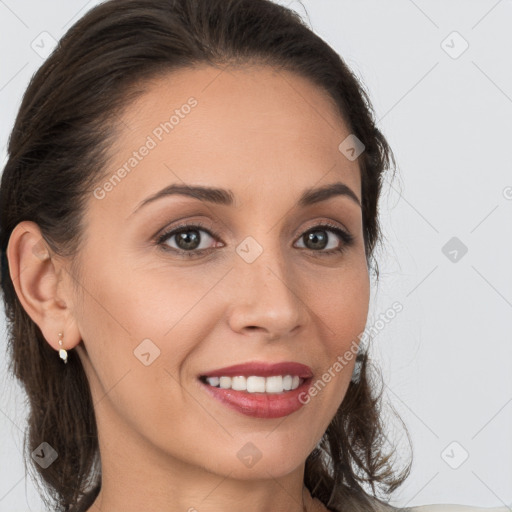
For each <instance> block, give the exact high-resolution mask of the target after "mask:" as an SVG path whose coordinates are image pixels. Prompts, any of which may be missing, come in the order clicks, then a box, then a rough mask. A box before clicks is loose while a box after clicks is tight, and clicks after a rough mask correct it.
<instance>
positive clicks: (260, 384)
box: [242, 375, 265, 393]
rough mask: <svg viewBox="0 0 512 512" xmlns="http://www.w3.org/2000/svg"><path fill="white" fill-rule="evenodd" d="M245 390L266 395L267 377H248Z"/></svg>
mask: <svg viewBox="0 0 512 512" xmlns="http://www.w3.org/2000/svg"><path fill="white" fill-rule="evenodd" d="M245 389H246V391H247V392H248V393H265V377H255V376H253V375H251V377H247V386H246V388H245ZM242 391H243V390H242Z"/></svg>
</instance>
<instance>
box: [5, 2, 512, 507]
mask: <svg viewBox="0 0 512 512" xmlns="http://www.w3.org/2000/svg"><path fill="white" fill-rule="evenodd" d="M96 3H97V2H95V1H91V2H85V1H83V0H60V1H57V0H53V1H35V0H32V1H19V0H0V58H1V63H0V108H1V115H0V162H1V167H2V168H3V164H4V162H5V155H6V149H5V146H6V143H7V138H8V134H9V131H10V129H11V127H12V122H13V120H14V116H15V113H16V111H17V108H18V106H19V103H20V100H21V96H22V94H23V91H24V89H25V88H26V86H27V84H28V81H29V79H30V77H31V75H32V74H33V73H34V71H35V70H36V69H37V68H38V67H39V66H40V65H41V63H42V61H43V58H44V57H45V51H46V50H48V49H49V48H51V47H52V44H53V42H52V41H53V39H58V38H60V37H61V36H62V35H63V34H64V32H65V31H66V30H67V29H68V28H69V27H70V25H71V24H72V23H73V22H74V21H76V20H77V19H78V18H79V17H80V16H81V15H82V14H83V13H85V12H86V11H87V10H88V9H89V8H91V7H92V6H93V5H95V4H96ZM279 3H282V4H284V5H289V6H291V7H293V8H294V9H296V10H297V11H298V12H300V13H301V14H303V15H304V16H305V18H306V20H307V21H308V23H309V24H310V25H311V26H312V28H313V29H314V30H315V31H316V32H317V33H318V34H319V35H320V36H321V37H323V38H324V39H325V40H326V41H327V42H328V43H330V44H331V45H332V46H333V47H334V48H335V49H336V50H337V51H338V52H339V53H340V54H341V55H342V57H343V58H344V59H345V61H346V62H347V64H348V65H349V66H350V67H351V68H352V69H353V70H354V71H355V72H356V74H357V75H358V76H359V77H361V78H362V80H363V81H364V83H365V85H366V87H367V88H368V90H369V92H370V97H371V100H372V102H373V105H374V107H375V112H376V118H377V119H378V126H379V128H380V129H381V130H382V131H383V132H384V135H385V136H386V137H387V139H388V141H389V142H390V144H391V146H392V148H393V151H394V153H395V156H396V157H397V160H398V166H399V177H398V179H396V180H395V181H393V182H391V183H390V182H388V183H387V184H386V186H385V189H384V194H383V200H382V203H381V215H382V221H383V228H384V232H385V235H386V246H385V250H384V251H381V253H380V261H381V263H380V269H381V279H380V284H379V288H378V290H377V289H375V293H374V297H372V309H371V315H370V318H369V322H368V323H369V325H370V324H372V323H373V322H374V321H375V320H376V319H377V318H378V317H379V315H380V314H381V313H383V312H384V311H386V310H387V309H389V308H390V306H391V304H392V303H393V302H395V301H399V302H400V303H401V304H402V305H403V311H402V312H400V313H399V314H398V315H396V317H395V318H394V319H393V320H392V321H390V322H388V323H387V324H386V325H385V327H384V328H382V329H381V330H380V331H379V334H378V336H377V337H376V338H375V341H374V342H373V351H374V355H375V357H376V361H377V363H378V364H379V365H380V367H381V368H382V372H383V374H384V378H385V382H386V386H385V397H386V399H387V401H388V402H389V403H390V404H392V406H393V407H394V408H395V409H396V410H397V412H398V413H399V414H400V416H401V417H402V419H403V420H404V422H405V424H406V425H407V428H408V430H409V433H410V435H411V438H412V442H413V450H414V465H413V469H412V473H411V476H410V478H409V479H408V480H407V481H406V483H405V484H404V485H403V486H402V487H401V488H400V490H399V491H398V492H397V493H396V495H395V500H394V501H393V503H394V504H396V505H399V506H405V505H408V506H414V505H422V504H427V503H463V504H468V505H478V506H486V507H490V506H503V505H505V504H508V505H509V506H510V505H511V504H512V372H511V371H510V365H511V360H512V343H511V339H510V337H511V336H510V333H511V332H512V236H511V235H512V229H511V228H512V172H511V171H512V165H511V160H512V159H511V156H510V147H511V143H510V137H511V135H512V66H511V62H512V61H511V49H512V31H511V30H510V25H511V21H512V2H511V1H510V0H508V1H507V0H500V1H496V0H489V1H487V0H485V1H484V0H480V1H476V0H472V1H468V0H458V1H453V0H452V1H446V0H445V1H441V0H438V1H427V0H415V1H413V0H390V1H386V2H383V1H382V0H371V1H370V0H366V1H364V0H363V1H362V0H359V1H356V0H352V1H335V0H330V1H329V0H309V1H307V0H305V1H303V2H302V4H300V3H299V2H297V1H292V2H290V1H284V0H282V1H280V2H279ZM305 10H306V11H307V13H308V16H306V14H305ZM454 31H456V32H457V33H458V34H453V32H454ZM466 44H468V45H469V46H468V48H467V49H466V50H465V51H463V50H464V48H465V46H466ZM453 237H456V240H454V241H452V242H451V244H453V245H448V246H447V247H446V248H445V245H446V244H447V243H448V242H449V241H450V240H451V239H452V238H453ZM464 247H466V248H467V253H466V254H463V249H464ZM443 248H444V249H443ZM453 251H456V252H453ZM0 322H1V327H2V329H3V331H5V322H4V317H3V315H2V317H1V318H0ZM4 345H5V336H1V337H0V351H1V352H2V353H5V352H4ZM56 357H57V356H56ZM4 359H5V358H2V360H4ZM0 382H1V383H2V384H1V393H0V395H1V396H0V432H1V434H2V435H1V437H2V444H1V448H0V511H9V512H13V511H26V510H33V511H39V510H43V509H42V506H41V504H40V501H39V499H38V497H37V494H36V492H35V488H34V487H33V484H32V482H31V480H30V478H25V476H24V466H23V461H22V457H21V450H22V446H23V445H22V431H23V428H24V419H25V409H24V397H23V394H22V392H21V391H20V388H19V387H18V385H17V384H16V383H15V382H13V381H12V380H11V379H10V378H9V377H8V376H7V374H6V365H5V363H4V362H2V363H1V365H0ZM388 415H389V409H388ZM388 434H389V437H390V438H392V439H395V440H398V442H399V443H400V439H401V446H402V449H401V450H399V452H398V453H397V455H398V457H399V458H400V457H405V456H407V455H408V454H409V451H408V449H407V448H408V445H407V443H406V438H405V437H404V435H403V432H402V431H401V430H400V425H399V424H398V423H397V421H396V420H393V418H392V417H391V416H390V417H389V433H388ZM466 457H467V459H466V460H464V459H465V458H466Z"/></svg>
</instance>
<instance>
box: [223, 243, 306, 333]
mask: <svg viewBox="0 0 512 512" xmlns="http://www.w3.org/2000/svg"><path fill="white" fill-rule="evenodd" d="M230 274H231V279H233V280H234V282H233V284H232V285H231V286H232V288H231V289H232V290H234V293H233V294H232V296H231V304H230V306H229V308H228V316H229V318H228V321H229V324H230V327H231V329H233V331H235V332H238V333H242V334H246V335H257V336H261V335H262V334H264V335H265V337H266V338H267V339H269V340H275V339H279V338H286V337H289V336H291V335H294V334H296V333H297V331H298V330H299V329H300V328H302V327H304V325H305V324H306V322H307V320H308V308H307V306H306V304H305V303H304V301H303V298H302V297H301V296H300V292H299V291H298V290H299V287H298V286H297V285H299V284H300V280H299V276H297V275H296V274H295V275H294V271H293V268H292V267H291V266H290V264H289V263H288V264H287V262H285V261H283V258H282V256H281V254H280V251H278V250H276V251H272V252H271V251H270V250H266V251H263V253H262V254H261V255H260V256H259V257H258V258H257V259H256V260H255V261H252V263H248V262H247V261H245V260H244V259H243V258H238V261H237V262H236V263H235V268H234V269H233V271H232V272H230Z"/></svg>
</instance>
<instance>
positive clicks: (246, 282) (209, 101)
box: [8, 66, 369, 512]
mask: <svg viewBox="0 0 512 512" xmlns="http://www.w3.org/2000/svg"><path fill="white" fill-rule="evenodd" d="M191 96H193V97H194V98H196V99H197V102H198V104H197V106H196V107H195V108H194V109H192V110H191V112H190V114H188V115H187V116H185V117H184V119H182V120H180V123H179V124H178V125H177V126H175V128H174V129H173V131H172V133H169V134H165V135H164V138H163V140H162V141H161V142H159V143H158V144H157V147H156V148H154V149H152V150H151V151H150V153H149V154H148V155H147V156H146V157H145V158H144V159H143V160H142V161H140V163H138V165H137V166H136V167H135V168H134V169H133V170H132V171H131V172H130V173H129V174H127V175H126V176H125V177H124V179H122V180H121V183H119V184H117V185H116V186H115V188H114V189H113V190H112V191H110V192H109V193H108V194H107V195H106V196H105V197H104V198H103V199H97V198H96V197H94V196H93V195H92V194H91V197H90V199H89V201H88V204H87V208H86V212H85V220H86V238H85V241H84V245H83V247H82V250H81V251H80V253H79V255H78V260H76V262H75V263H78V264H79V265H78V268H79V269H80V273H79V274H76V275H72V269H71V267H70V263H71V262H70V261H69V260H66V259H63V258H60V257H58V256H56V255H55V254H53V253H51V252H50V250H49V247H48V246H47V245H46V244H45V243H44V241H43V240H42V239H41V233H40V231H39V229H38V227H37V225H35V224H34V223H32V222H28V221H24V222H22V223H20V224H19V225H18V226H17V227H16V228H15V230H14V232H13V234H12V236H11V239H10V243H9V247H8V258H9V262H10V270H11V275H12V276H17V278H16V279H14V283H15V286H16V292H17V294H18V296H19V298H20V300H21V302H22V304H23V306H24V308H25V309H26V311H27V312H28V313H29V315H30V316H31V318H32V319H33V320H34V322H36V323H37V325H38V326H39V327H40V329H41V331H42V333H43V334H44V336H45V339H46V340H47V341H48V343H49V344H50V345H51V346H52V348H54V349H55V350H58V349H59V346H58V333H59V332H62V333H64V336H63V341H64V348H66V349H67V350H68V351H69V350H76V351H77V352H78V354H79V356H80V359H81V360H82V363H83V365H84V368H85V371H86V374H87V377H88V380H89V383H90V387H91V392H92V396H93V401H94V408H95V414H96V418H97V424H98V431H99V445H100V453H101V461H102V478H103V481H102V490H101V492H100V495H99V496H98V498H97V500H96V502H95V503H94V505H93V506H92V507H91V508H90V509H89V511H102V512H114V511H119V510H123V511H125V512H132V511H133V512H135V511H137V512H139V511H140V510H154V511H162V512H178V511H189V512H193V511H194V510H197V511H200V512H213V511H215V512H219V511H226V512H227V511H232V510H233V509H234V508H233V507H234V505H236V507H235V508H236V509H237V510H245V511H246V512H263V511H267V510H273V511H282V512H284V511H286V512H301V511H302V510H303V505H302V503H303V475H304V466H305V460H306V458H307V456H308V455H309V453H310V452H311V451H312V450H313V449H314V447H315V445H316V444H317V443H318V442H319V440H320V439H321V437H322V435H323V433H324V432H325V430H326V428H327V426H328V425H329V423H330V421H331V419H332V417H333V416H334V414H335V412H336V410H337V409H338V407H339V405H340V403H341V401H342V399H343V397H344V396H345V393H346V390H347V387H348V385H349V381H350V378H351V375H352V371H353V367H354V362H355V360H352V361H350V363H349V364H348V365H347V366H345V367H344V369H343V370H342V371H340V372H338V373H336V377H335V378H333V379H332V380H331V381H330V382H329V383H328V384H327V385H326V386H325V387H324V388H323V390H322V391H321V392H320V393H319V394H318V395H317V396H316V397H314V398H312V399H311V401H310V402H309V403H308V404H307V405H305V406H304V407H302V408H301V409H299V410H298V411H296V412H294V413H293V414H291V415H289V416H287V417H282V418H276V419H261V418H252V417H249V416H246V415H244V414H241V413H239V412H237V411H235V410H232V409H230V408H228V407H226V406H224V405H223V404H221V403H219V402H217V401H216V400H214V399H212V398H210V396H209V395H208V394H207V393H206V392H205V391H204V390H203V389H202V387H201V385H200V383H199V382H198V378H197V377H198V375H200V374H204V373H206V372H207V371H208V370H213V369H216V368H222V367H224V366H229V365H232V364H237V363H242V362H246V361H268V362H276V361H297V362H301V363H304V364H306V365H309V366H310V367H311V368H312V370H313V372H314V375H315V378H314V380H315V379H318V378H320V376H321V375H322V374H323V373H324V372H325V371H327V370H328V368H330V367H332V365H333V364H334V362H335V361H336V358H337V357H338V356H340V355H342V354H343V353H345V351H346V350H348V348H349V347H350V345H351V343H352V342H353V340H357V335H358V334H360V333H361V332H362V331H363V330H364V327H365V324H366V319H367V313H368V305H369V279H368V268H367V264H366V256H365V249H364V242H363V226H362V217H361V208H360V206H359V205H358V204H357V203H356V202H355V201H353V200H352V199H350V198H349V197H347V196H343V195H338V196H334V197H331V198H330V199H328V200H325V201H322V202H320V203H318V204H314V205H311V206H308V207H305V208H299V207H298V206H297V204H296V203H297V201H298V198H299V197H300V195H301V194H302V192H303V191H304V190H305V189H307V188H310V187H318V186H322V185H327V184H330V183H334V182H343V183H345V184H346V185H347V186H349V187H350V188H351V189H352V190H353V191H354V193H355V194H356V196H357V197H358V199H359V200H361V182H360V170H359V166H358V163H357V160H355V161H350V160H348V159H347V158H346V157H345V156H344V155H343V154H342V153H341V152H340V151H339V150H338V145H339V144H340V142H341V141H342V140H344V139H345V138H346V137H347V136H348V135H349V134H350V132H349V130H348V129H347V127H346V125H345V123H344V122H343V120H342V119H341V118H340V117H339V115H338V114H337V113H336V111H335V109H334V107H333V103H332V102H331V101H330V99H329V97H328V96H327V95H326V94H325V93H324V92H323V91H322V90H320V89H319V88H318V87H317V86H315V85H313V84H311V83H310V82H308V81H306V80H305V79H303V78H301V77H298V76H296V75H294V74H291V73H289V72H284V71H280V72H276V71H274V70H272V69H271V68H268V67H257V66H253V67H248V66H247V67H245V68H230V69H226V70H224V71H222V72H221V71H220V70H219V69H215V68H212V67H201V68H196V69H193V70H192V69H189V70H182V71H179V72H174V73H173V74H172V75H168V76H165V77H161V78H159V79H158V80H156V79H155V80H153V81H152V82H151V83H150V84H149V85H148V86H147V89H146V92H145V93H144V95H142V96H141V97H139V98H138V99H137V101H136V102H135V103H133V104H132V105H130V106H129V107H128V109H127V110H126V111H125V112H124V113H123V115H122V120H123V123H124V124H123V125H122V129H121V131H120V134H119V137H118V139H117V141H116V143H115V145H114V146H113V147H112V150H111V160H110V162H109V164H108V166H107V168H106V169H105V174H106V175H107V176H111V175H112V174H113V173H114V172H115V170H117V169H118V168H119V167H121V166H122V165H123V164H124V163H125V162H126V161H127V159H128V158H129V157H130V156H132V153H133V151H134V150H138V148H140V146H141V145H142V144H144V142H145V141H146V137H147V136H148V135H151V133H152V131H153V130H154V129H155V127H157V126H158V125H159V124H160V123H161V122H163V121H165V120H166V119H168V118H169V115H168V114H166V113H167V112H172V111H173V110H174V109H176V108H180V106H181V105H183V104H184V103H186V101H187V99H188V98H189V97H191ZM171 183H180V184H183V183H186V184H189V185H205V186H215V187H221V188H226V189H230V190H231V191H232V193H233V195H234V197H235V204H234V205H233V206H226V205H216V204H213V203H205V202H202V201H199V200H198V199H193V198H190V197H185V196H179V195H173V196H167V197H165V198H163V199H159V200H157V201H155V202H153V203H151V204H148V205H146V206H144V207H142V208H141V209H140V210H139V211H137V212H136V213H134V214H132V212H133V211H134V210H135V208H136V207H137V205H139V203H140V202H141V201H142V200H144V199H145V198H147V197H149V196H150V195H152V194H154V193H155V192H157V191H159V190H160V189H162V188H164V187H166V186H167V185H169V184H171ZM178 220H181V221H187V222H189V223H190V224H194V223H195V222H196V221H201V222H202V223H203V225H204V227H205V229H207V230H210V228H211V229H212V230H213V232H216V233H218V234H219V239H215V238H212V237H210V236H209V235H208V234H207V233H205V232H203V231H201V232H200V236H201V244H200V248H208V247H210V248H212V249H211V252H210V254H203V255H201V256H199V257H196V258H189V259H186V258H185V257H184V256H179V255H176V254H174V253H172V252H166V251H165V250H164V249H162V246H160V247H159V246H158V245H156V243H155V242H154V238H155V237H154V235H155V234H157V233H159V232H162V231H164V229H165V228H170V227H173V226H176V225H178V224H179V222H177V221H178ZM325 221H331V222H334V224H335V225H336V226H338V227H340V228H342V229H346V230H347V231H348V232H349V233H350V234H351V235H352V236H353V237H354V242H353V245H351V246H347V247H346V248H345V251H343V252H338V253H335V254H333V255H330V256H329V255H324V256H322V254H321V252H322V251H325V250H328V249H329V248H333V247H339V246H343V245H344V242H343V240H342V239H340V238H339V237H338V236H337V235H336V234H335V233H334V232H331V231H328V230H327V231H324V236H328V237H329V242H328V244H329V246H328V248H327V249H322V248H320V249H315V248H309V249H308V246H306V243H307V240H305V236H303V235H304V234H305V233H306V232H307V231H308V230H310V229H311V228H314V227H315V226H317V225H319V224H321V223H322V222H325ZM320 229H324V228H320ZM247 236H251V237H253V238H254V239H255V240H256V241H257V242H258V244H259V245H260V246H261V247H262V249H263V252H262V253H261V254H260V255H259V257H258V258H256V260H255V261H253V262H252V263H247V261H245V260H244V259H243V258H241V257H240V256H239V255H238V253H237V252H236V251H235V249H236V247H237V245H238V244H240V242H242V241H243V240H244V239H245V238H246V237H247ZM177 244H178V241H177V237H176V236H174V237H172V236H171V237H170V238H168V239H167V240H166V241H165V242H164V244H163V245H164V246H166V247H168V248H170V247H174V248H179V246H178V245H177ZM48 256H50V257H48ZM146 338H149V339H150V340H152V342H153V343H154V344H155V345H156V346H157V347H158V348H159V350H160V355H159V357H157V358H156V359H155V360H154V361H153V362H152V363H151V364H150V365H149V366H145V365H144V364H142V363H141V361H140V360H139V359H138V358H137V357H135V355H134V350H135V349H136V348H137V346H138V345H139V344H140V343H141V341H142V340H144V339H146ZM55 357H58V355H57V353H56V355H55ZM246 443H252V444H253V445H254V446H256V447H257V449H258V450H259V452H261V455H262V456H261V459H260V460H259V461H258V462H257V463H256V464H255V465H254V466H252V467H247V466H246V465H245V464H243V463H242V462H241V461H240V459H239V458H238V457H237V453H238V451H239V450H240V449H241V448H242V447H243V446H244V445H246ZM304 499H305V500H306V505H307V508H308V509H309V510H313V509H314V508H312V507H313V503H312V501H311V499H310V497H309V494H308V493H305V496H304ZM317 505H318V503H317ZM321 509H322V507H321Z"/></svg>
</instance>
